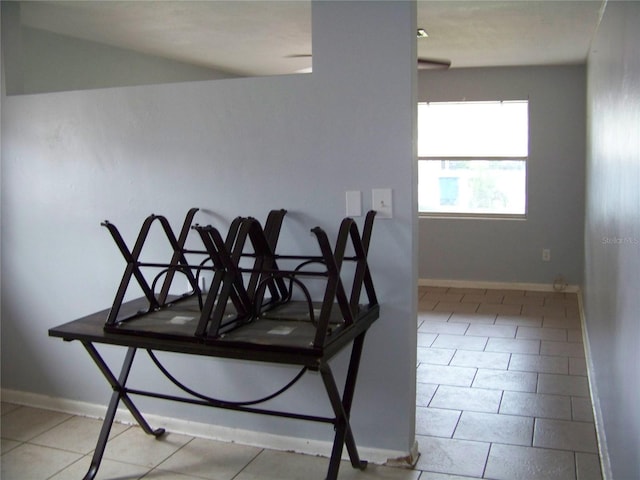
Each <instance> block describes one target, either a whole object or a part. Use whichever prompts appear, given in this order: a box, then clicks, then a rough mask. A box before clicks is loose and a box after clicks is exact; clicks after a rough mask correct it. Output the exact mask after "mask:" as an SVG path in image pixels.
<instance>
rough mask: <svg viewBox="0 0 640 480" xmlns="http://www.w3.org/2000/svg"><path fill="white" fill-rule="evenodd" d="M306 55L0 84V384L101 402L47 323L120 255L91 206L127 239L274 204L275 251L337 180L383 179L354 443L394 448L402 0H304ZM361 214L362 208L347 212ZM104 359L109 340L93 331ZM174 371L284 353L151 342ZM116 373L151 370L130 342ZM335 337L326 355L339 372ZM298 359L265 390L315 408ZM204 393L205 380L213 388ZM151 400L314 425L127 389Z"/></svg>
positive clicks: (264, 374) (226, 380) (412, 285)
mask: <svg viewBox="0 0 640 480" xmlns="http://www.w3.org/2000/svg"><path fill="white" fill-rule="evenodd" d="M312 10H313V49H314V52H313V53H314V73H313V74H311V75H292V76H283V77H264V78H247V79H230V80H216V81H212V82H192V83H185V84H168V85H155V86H144V87H126V88H110V89H99V90H84V91H77V92H62V93H48V94H37V95H17V96H10V97H6V96H3V98H2V103H3V105H2V139H3V143H2V229H1V231H2V262H3V265H2V298H3V303H2V387H3V388H4V389H13V390H20V391H26V392H33V393H37V394H42V395H50V396H53V397H64V398H68V399H72V400H79V401H85V402H93V403H104V402H106V400H107V398H108V396H109V389H108V387H107V385H106V383H105V382H104V380H103V379H102V378H101V376H100V374H99V372H98V371H97V369H96V368H95V367H94V366H93V365H92V364H91V362H90V360H89V357H88V356H87V355H86V353H85V352H84V351H83V349H82V347H81V345H79V344H76V343H71V344H67V343H63V342H61V341H60V340H57V339H51V338H48V337H47V329H48V328H50V327H53V326H55V325H58V324H61V323H63V322H67V321H70V320H72V319H74V318H77V317H79V316H82V315H85V314H88V313H91V312H93V311H96V310H98V309H102V308H105V307H107V306H108V305H109V304H110V302H111V301H112V298H113V294H114V292H115V289H116V287H117V285H118V282H119V279H120V276H121V274H122V271H123V267H124V265H123V261H122V259H121V256H120V254H119V253H118V251H117V249H116V247H115V245H114V244H113V242H112V240H111V239H110V237H109V235H108V232H107V231H106V230H105V229H104V228H101V227H100V226H99V224H100V222H101V221H102V220H104V219H109V220H111V221H112V222H113V223H115V224H116V225H117V226H118V227H119V228H120V229H121V231H122V233H123V236H124V237H125V238H126V239H129V240H130V241H131V239H133V238H134V237H135V235H136V233H137V230H138V228H139V226H140V224H141V222H142V220H143V219H144V217H146V216H147V215H149V214H150V213H152V212H153V213H158V214H164V215H166V216H167V217H168V219H169V220H170V221H171V222H172V223H173V224H178V223H179V222H181V221H182V218H183V216H184V214H185V213H186V211H187V209H188V208H190V207H193V206H197V207H202V208H203V209H206V210H205V211H204V212H201V213H199V216H198V217H197V220H198V221H199V222H200V223H203V224H206V223H212V224H215V225H218V226H220V227H222V228H226V226H227V225H228V223H229V222H230V221H231V219H233V217H235V216H236V215H239V214H243V215H253V216H255V217H257V218H261V219H262V218H264V217H265V216H266V214H267V212H268V210H269V209H271V208H281V207H284V208H287V209H288V210H289V211H290V213H289V215H288V218H286V219H285V224H284V227H283V232H282V237H281V245H280V246H281V247H282V249H283V250H282V251H287V250H288V251H307V252H309V251H312V252H315V251H316V250H315V247H313V244H312V242H313V240H312V237H311V236H310V234H309V229H310V228H311V227H313V226H315V225H322V226H323V227H325V228H326V230H327V231H328V233H329V235H330V236H331V237H332V236H334V235H335V233H336V231H337V227H338V224H339V221H340V220H341V219H342V217H343V216H344V215H345V191H346V190H361V191H362V192H363V207H364V208H365V209H367V208H371V202H370V198H371V193H370V192H371V189H372V188H381V187H387V188H391V189H393V195H394V196H393V205H394V217H393V219H387V220H380V221H378V222H377V224H376V225H375V227H374V234H373V238H372V242H371V250H370V260H371V268H372V273H373V276H374V279H375V283H376V287H377V292H378V297H379V300H380V302H381V318H380V321H379V322H377V323H376V324H375V325H374V327H373V328H372V330H371V331H370V333H369V334H368V339H367V342H366V343H365V350H364V356H363V363H362V368H361V376H360V378H359V384H358V388H357V391H356V397H355V400H354V413H353V422H354V428H355V435H356V439H357V440H358V442H359V443H360V444H361V445H367V446H371V447H377V448H384V449H392V450H396V451H401V452H407V451H408V450H409V448H410V447H411V446H412V444H413V440H414V434H413V433H414V432H413V423H414V413H415V358H416V329H415V318H416V283H417V269H416V265H417V261H416V258H417V250H416V243H417V242H416V239H417V219H416V216H415V207H414V206H415V204H416V198H417V197H416V192H415V188H414V186H413V185H414V178H415V162H414V155H415V147H414V144H415V142H414V138H413V132H414V128H415V108H416V107H415V105H416V73H415V58H416V46H415V24H416V18H415V4H414V3H412V2H395V1H394V2H314V3H313V8H312ZM360 220H361V219H360ZM103 352H104V355H105V357H106V358H107V360H108V361H109V362H111V363H114V362H116V361H117V360H118V359H119V358H121V356H122V352H120V351H119V350H118V349H116V348H104V349H103ZM164 357H165V358H167V359H168V361H169V365H170V366H171V369H172V370H173V371H174V372H175V373H176V374H177V375H178V376H179V377H182V378H183V380H184V381H185V382H186V383H187V384H190V385H192V386H193V385H199V384H201V383H202V381H201V379H203V378H205V379H208V380H210V385H206V386H203V389H205V390H208V391H209V392H212V391H213V386H215V385H220V386H221V388H223V389H224V390H223V391H222V396H225V397H228V398H246V397H249V398H251V397H256V396H259V395H262V394H264V393H265V392H268V391H273V390H274V387H276V386H281V385H282V384H283V382H285V381H287V380H288V379H290V378H291V376H292V375H293V374H294V373H295V372H294V371H293V370H292V369H288V368H285V367H275V366H271V367H269V366H261V365H256V364H238V363H237V362H224V361H206V360H203V359H197V360H196V359H186V358H180V357H178V356H176V355H165V356H164ZM140 360H141V362H140V364H139V368H138V369H137V370H135V371H134V372H133V373H132V381H133V382H139V383H138V384H139V385H141V386H143V387H144V386H149V385H151V386H157V385H158V384H159V383H160V380H159V379H158V377H157V376H156V375H155V374H154V373H152V368H151V367H150V366H149V362H148V361H146V360H145V359H144V358H143V356H142V355H141V356H140ZM346 360H347V356H346V353H345V352H343V353H342V354H340V356H339V357H338V358H337V359H336V361H335V362H334V366H335V368H336V370H337V371H338V372H339V375H338V376H339V377H340V378H342V375H343V374H342V371H343V369H344V366H345V364H346ZM320 384H321V382H320V379H319V378H318V377H317V375H311V376H310V377H309V378H308V379H306V380H305V381H304V382H303V385H302V389H299V390H298V392H299V393H300V394H299V395H290V396H287V397H286V398H284V399H283V400H282V402H275V404H274V405H273V406H274V407H276V408H277V407H280V406H282V404H283V402H286V404H287V406H289V407H292V408H300V409H301V410H303V411H305V412H307V413H322V414H327V413H328V410H327V408H328V403H327V401H326V399H325V395H324V392H323V389H322V388H321V386H320ZM219 393H220V392H219ZM142 405H143V409H144V410H145V411H147V412H150V413H157V414H160V415H167V416H172V417H177V418H186V419H190V420H194V421H201V422H207V423H216V424H220V425H228V426H233V427H238V428H245V429H252V430H258V431H267V432H270V433H276V434H284V435H294V436H301V437H306V438H319V439H323V440H328V439H330V438H331V437H332V429H331V428H328V427H326V426H317V425H312V424H309V423H303V422H295V421H288V420H283V419H271V418H262V417H256V416H249V415H241V414H237V415H234V414H230V413H229V412H220V411H211V410H210V409H202V408H195V407H189V406H184V405H175V404H168V403H162V402H154V401H148V402H142Z"/></svg>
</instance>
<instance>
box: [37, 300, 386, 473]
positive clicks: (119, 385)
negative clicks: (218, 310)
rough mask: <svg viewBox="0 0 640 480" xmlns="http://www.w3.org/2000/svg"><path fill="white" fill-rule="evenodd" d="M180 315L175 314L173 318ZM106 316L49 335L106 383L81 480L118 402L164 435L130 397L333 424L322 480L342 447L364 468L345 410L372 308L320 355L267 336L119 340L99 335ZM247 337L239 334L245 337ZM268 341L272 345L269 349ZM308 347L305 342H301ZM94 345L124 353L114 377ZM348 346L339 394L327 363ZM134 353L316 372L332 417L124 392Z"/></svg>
mask: <svg viewBox="0 0 640 480" xmlns="http://www.w3.org/2000/svg"><path fill="white" fill-rule="evenodd" d="M179 313H180V311H179V310H178V311H176V315H178V314H179ZM107 314H108V310H105V311H103V312H98V313H95V314H93V315H89V316H87V317H84V318H81V319H78V320H75V321H73V322H70V323H66V324H64V325H60V326H58V327H55V328H52V329H50V330H49V335H50V336H52V337H58V338H62V339H63V340H67V341H71V340H77V341H79V342H80V343H82V345H83V346H84V348H85V349H86V350H87V352H88V353H89V355H90V356H91V358H92V359H93V361H94V362H95V363H96V365H97V366H98V368H99V369H100V371H101V372H102V374H103V375H104V377H105V378H106V380H107V382H109V385H110V386H111V387H112V389H113V393H112V395H111V400H110V402H109V406H108V408H107V412H106V414H105V418H104V421H103V425H102V430H101V431H100V436H99V438H98V441H97V444H96V449H95V451H94V454H93V459H92V461H91V467H90V469H89V471H88V472H87V474H86V476H85V479H86V480H89V479H92V478H94V477H95V475H96V473H97V471H98V467H99V466H100V462H101V460H102V456H103V454H104V450H105V447H106V444H107V439H108V437H109V432H110V430H111V425H112V423H113V420H114V417H115V414H116V409H117V407H118V404H119V402H120V401H122V402H123V403H124V405H125V406H126V407H127V408H128V409H129V411H130V412H131V414H132V415H133V417H134V418H135V419H136V421H137V422H138V423H139V424H140V426H141V427H142V428H143V430H144V431H145V432H146V433H148V434H151V435H155V436H156V437H159V436H160V435H162V434H163V433H164V429H155V430H154V429H153V428H151V427H150V426H149V424H148V422H147V421H146V420H145V418H144V416H143V415H142V413H140V411H139V410H138V408H137V407H136V405H135V404H134V402H133V400H132V398H131V396H132V395H142V396H149V397H154V398H160V399H165V400H172V401H178V402H184V403H191V404H197V405H204V406H210V407H217V408H226V409H230V410H238V411H244V412H252V413H261V414H265V415H273V416H280V417H287V418H295V419H301V420H309V421H314V422H323V423H330V424H333V425H334V427H335V436H334V440H333V449H332V452H331V458H330V460H329V468H328V471H327V479H330V480H333V479H336V478H337V476H338V469H339V467H340V458H341V456H342V450H343V446H344V445H346V447H347V451H348V453H349V458H350V460H351V464H352V466H353V467H354V468H360V469H364V468H365V467H366V462H365V461H362V460H360V458H359V456H358V451H357V448H356V444H355V440H354V437H353V434H352V432H351V427H350V424H349V416H350V412H351V405H352V401H353V395H354V391H355V384H356V378H357V375H358V369H359V364H360V357H361V353H362V347H363V343H364V338H365V334H366V331H367V329H368V328H369V327H370V326H371V324H372V323H373V322H374V321H375V320H376V319H377V318H378V306H377V305H376V306H374V307H372V308H371V309H369V310H368V311H365V312H362V315H361V316H359V319H358V321H357V322H354V324H353V325H352V326H350V327H349V328H347V329H345V330H344V331H342V332H341V333H340V335H337V336H336V337H335V339H333V340H332V341H329V342H328V343H327V344H326V346H325V347H324V348H323V349H315V348H305V347H302V346H295V345H285V344H283V342H278V341H277V340H279V339H281V338H282V336H280V335H277V336H276V335H269V334H268V333H263V334H262V335H260V336H257V335H256V336H255V337H254V338H255V342H253V343H250V342H247V341H245V340H242V339H238V340H234V339H233V336H232V335H226V336H225V337H224V338H222V339H217V340H207V341H206V342H201V343H194V342H192V341H185V340H179V339H175V338H166V339H160V340H159V339H157V338H150V337H145V336H139V335H123V334H117V333H111V332H107V331H105V330H104V328H103V326H104V319H105V318H106V315H107ZM264 323H266V324H267V325H264V324H263V325H261V322H260V321H257V322H255V324H254V325H253V326H252V327H253V331H254V333H257V332H259V331H261V330H262V331H263V332H268V331H269V330H268V328H269V327H270V326H271V325H275V324H276V323H277V320H265V321H264ZM247 333H248V332H245V334H247ZM274 337H275V340H276V342H275V343H274V341H273V340H274ZM304 337H305V336H304V335H300V336H299V337H298V339H299V340H300V341H301V342H303V341H304V340H305V339H304ZM306 341H307V345H308V344H309V340H308V338H307V339H306ZM96 344H109V345H118V346H122V347H124V348H126V349H127V352H126V355H125V358H124V361H123V363H122V366H121V367H120V372H119V374H118V375H117V376H116V374H115V373H114V372H112V371H111V369H110V368H109V366H108V365H107V364H106V363H105V361H104V360H103V359H102V357H101V355H100V354H99V352H98V351H97V349H96ZM349 345H351V347H352V348H351V358H350V361H349V365H348V370H347V377H346V380H345V384H344V387H343V390H342V393H340V391H339V389H338V386H337V385H336V382H335V379H334V376H333V373H332V371H331V367H330V365H329V360H330V359H331V358H332V357H333V356H334V355H335V354H336V353H337V352H339V351H340V350H342V349H343V348H346V347H348V346H349ZM139 349H143V350H148V351H151V352H153V351H166V352H175V353H183V354H189V355H201V356H207V357H220V358H231V359H239V360H253V361H259V362H268V363H279V364H289V365H299V366H302V367H305V368H306V369H308V370H311V371H318V372H319V373H320V375H321V377H322V381H323V384H324V387H325V389H326V392H327V395H328V397H329V400H330V402H331V407H332V409H333V416H332V417H316V416H310V415H302V414H296V413H293V412H279V411H271V410H263V409H260V408H256V407H252V406H248V405H235V404H232V403H227V402H223V401H216V400H212V399H211V400H206V399H203V398H187V397H185V398H182V397H180V398H179V397H176V396H172V395H165V394H162V393H159V392H149V391H142V390H136V389H132V388H129V387H128V386H127V378H128V375H129V371H130V369H131V366H132V364H133V361H134V358H135V355H136V352H137V351H138V350H139Z"/></svg>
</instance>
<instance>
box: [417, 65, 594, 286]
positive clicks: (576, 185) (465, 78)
mask: <svg viewBox="0 0 640 480" xmlns="http://www.w3.org/2000/svg"><path fill="white" fill-rule="evenodd" d="M418 99H419V101H460V100H463V99H466V100H522V99H529V163H528V169H527V209H528V212H527V218H526V220H486V219H485V220H478V219H447V218H421V219H420V221H419V230H420V254H419V265H420V266H419V277H420V278H421V279H447V280H469V281H473V280H482V281H494V282H522V283H544V284H551V283H553V280H554V278H555V277H556V275H558V274H562V275H564V276H565V278H566V280H567V281H568V282H569V283H570V284H580V283H581V282H582V265H583V263H582V257H583V247H582V235H583V231H584V225H583V223H584V222H583V211H584V159H585V69H584V67H583V66H564V67H517V68H478V69H452V70H448V71H433V70H431V71H430V70H426V71H421V72H420V73H419V79H418ZM543 248H550V249H551V261H550V262H543V261H542V249H543Z"/></svg>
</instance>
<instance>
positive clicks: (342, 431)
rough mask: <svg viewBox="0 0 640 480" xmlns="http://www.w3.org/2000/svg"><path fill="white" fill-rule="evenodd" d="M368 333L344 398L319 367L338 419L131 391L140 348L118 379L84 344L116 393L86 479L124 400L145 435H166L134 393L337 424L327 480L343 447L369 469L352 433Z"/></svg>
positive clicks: (131, 350)
mask: <svg viewBox="0 0 640 480" xmlns="http://www.w3.org/2000/svg"><path fill="white" fill-rule="evenodd" d="M365 334H366V332H362V333H361V334H360V335H358V336H357V337H356V338H355V339H354V342H353V346H352V350H351V358H350V361H349V366H348V370H347V377H346V380H345V384H344V390H343V393H342V396H341V395H340V392H339V390H338V387H337V385H336V382H335V379H334V376H333V373H332V371H331V367H330V366H329V364H328V363H327V362H324V361H322V362H321V363H320V365H319V367H318V370H319V372H320V375H321V377H322V381H323V384H324V387H325V389H326V391H327V395H328V397H329V401H330V403H331V408H332V409H333V413H334V417H319V416H312V415H303V414H296V413H292V412H280V411H271V410H264V409H258V408H250V407H244V406H241V405H234V404H231V403H227V402H223V401H206V400H197V399H191V398H182V397H177V396H173V395H164V394H162V393H158V392H147V391H141V390H135V389H130V388H127V386H126V383H127V380H128V377H129V372H130V371H131V367H132V365H133V361H134V359H135V354H136V351H137V348H136V347H128V349H127V352H126V355H125V358H124V360H123V363H122V367H121V369H120V374H119V376H118V377H117V378H116V376H115V375H114V374H113V372H112V371H111V369H110V368H109V366H108V365H107V364H106V362H105V361H104V360H103V358H102V356H101V355H100V353H99V352H98V351H97V349H96V348H95V346H94V345H93V343H91V342H82V344H83V346H84V347H85V349H86V350H87V352H88V353H89V355H90V356H91V358H92V359H93V361H94V363H95V364H96V365H97V366H98V368H99V370H100V371H101V372H102V374H103V375H104V377H105V379H106V380H107V382H109V385H110V386H111V388H112V389H113V393H112V394H111V399H110V401H109V405H108V407H107V411H106V414H105V418H104V421H103V423H102V428H101V430H100V435H99V437H98V441H97V443H96V448H95V451H94V453H93V458H92V460H91V466H90V467H89V470H88V471H87V473H86V475H85V476H84V480H92V479H94V478H95V476H96V474H97V473H98V468H99V467H100V463H101V461H102V457H103V455H104V451H105V447H106V445H107V440H108V438H109V433H110V431H111V426H112V425H113V422H114V419H115V415H116V410H117V408H118V404H119V403H120V401H122V403H124V404H125V406H126V407H127V409H128V410H129V411H130V412H131V414H132V415H133V417H134V418H135V419H136V421H137V422H138V424H139V425H140V427H142V429H143V431H144V432H145V433H147V434H149V435H153V436H154V437H156V438H159V437H161V436H162V435H163V434H164V433H165V430H164V428H157V429H153V428H152V427H151V426H150V425H149V423H148V422H147V421H146V420H145V418H144V417H143V416H142V414H141V413H140V411H139V410H138V408H137V407H136V405H135V404H134V403H133V400H132V399H131V397H130V394H131V395H140V396H150V397H154V398H160V399H165V400H172V401H176V402H182V403H192V404H198V405H203V406H209V407H214V408H226V409H230V410H238V411H244V412H251V413H260V414H265V415H272V416H279V417H286V418H295V419H301V420H309V421H315V422H321V423H331V424H333V425H334V429H335V434H334V440H333V448H332V451H331V457H330V460H329V467H328V471H327V477H326V478H327V480H336V479H337V478H338V470H339V468H340V461H341V457H342V450H343V446H345V445H346V447H347V452H348V454H349V459H350V461H351V465H352V466H353V468H357V469H360V470H364V469H365V468H366V466H367V462H366V461H364V460H360V457H359V455H358V449H357V447H356V443H355V439H354V437H353V432H352V431H351V426H350V423H349V417H350V413H351V405H352V401H353V395H354V392H355V384H356V380H357V375H358V368H359V364H360V357H361V354H362V346H363V344H364V337H365Z"/></svg>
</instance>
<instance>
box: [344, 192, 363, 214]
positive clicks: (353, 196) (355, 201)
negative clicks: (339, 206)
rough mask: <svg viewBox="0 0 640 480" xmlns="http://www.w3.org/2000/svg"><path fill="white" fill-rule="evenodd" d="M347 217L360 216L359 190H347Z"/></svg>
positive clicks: (360, 194) (360, 197)
mask: <svg viewBox="0 0 640 480" xmlns="http://www.w3.org/2000/svg"><path fill="white" fill-rule="evenodd" d="M346 197H347V198H346V199H347V217H359V216H361V215H362V192H361V191H360V190H348V191H347V195H346Z"/></svg>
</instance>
